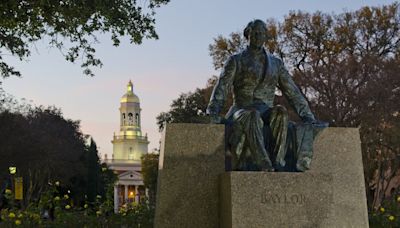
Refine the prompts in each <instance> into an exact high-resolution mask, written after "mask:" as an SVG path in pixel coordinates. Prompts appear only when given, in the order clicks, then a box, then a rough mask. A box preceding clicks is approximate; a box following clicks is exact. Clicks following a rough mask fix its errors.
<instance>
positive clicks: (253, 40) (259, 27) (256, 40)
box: [249, 23, 267, 48]
mask: <svg viewBox="0 0 400 228" xmlns="http://www.w3.org/2000/svg"><path fill="white" fill-rule="evenodd" d="M266 39H267V31H266V30H265V27H264V25H263V24H262V23H256V24H255V25H254V27H253V28H252V29H251V31H250V34H249V41H250V46H253V47H257V48H260V47H262V46H263V45H264V42H265V40H266Z"/></svg>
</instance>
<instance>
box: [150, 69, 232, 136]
mask: <svg viewBox="0 0 400 228" xmlns="http://www.w3.org/2000/svg"><path fill="white" fill-rule="evenodd" d="M216 82H217V77H216V76H214V77H212V78H210V79H209V80H208V82H207V85H206V87H205V88H202V89H199V88H198V89H196V90H195V91H194V92H188V93H182V94H181V95H180V96H179V98H177V99H176V100H173V101H172V104H171V109H170V110H169V111H168V112H162V113H160V114H159V115H158V116H157V125H158V128H159V131H162V130H163V129H164V124H165V123H209V122H210V119H209V118H208V117H207V115H206V109H207V105H208V102H209V100H210V97H211V93H212V90H213V88H214V85H215V83H216ZM231 104H232V98H231V97H230V96H228V99H227V102H226V104H225V105H224V108H223V110H222V112H227V111H228V109H229V107H230V106H231Z"/></svg>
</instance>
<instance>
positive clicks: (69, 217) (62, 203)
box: [0, 182, 154, 228]
mask: <svg viewBox="0 0 400 228" xmlns="http://www.w3.org/2000/svg"><path fill="white" fill-rule="evenodd" d="M110 184H113V182H112V183H110ZM63 188H65V186H62V185H56V184H52V185H51V187H50V188H48V190H47V191H46V192H43V193H42V194H41V195H40V200H39V201H38V202H32V203H30V204H29V206H28V207H26V208H25V209H19V208H18V207H7V208H3V209H1V211H0V216H1V218H0V227H39V228H40V227H127V226H128V227H141V228H150V227H153V216H154V208H152V207H150V206H149V205H148V204H136V203H131V204H126V205H124V207H123V208H122V209H121V211H120V212H119V213H118V214H114V212H113V208H112V207H111V208H109V206H108V204H109V202H110V201H112V199H113V198H112V197H113V196H112V195H107V197H106V198H103V197H101V196H97V197H96V200H95V202H92V203H91V202H85V203H84V204H82V205H77V204H74V201H73V200H72V199H71V198H70V197H69V195H68V194H62V193H61V191H60V190H61V189H63ZM5 196H6V197H7V198H8V199H9V200H12V194H10V193H5ZM46 211H47V212H48V215H49V216H50V217H46V216H47V214H46V213H47V212H46Z"/></svg>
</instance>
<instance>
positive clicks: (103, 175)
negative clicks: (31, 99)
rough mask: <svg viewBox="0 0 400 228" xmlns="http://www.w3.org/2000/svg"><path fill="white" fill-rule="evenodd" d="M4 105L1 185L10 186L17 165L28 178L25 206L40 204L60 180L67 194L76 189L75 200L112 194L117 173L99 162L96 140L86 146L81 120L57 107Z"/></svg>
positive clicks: (0, 127)
mask: <svg viewBox="0 0 400 228" xmlns="http://www.w3.org/2000/svg"><path fill="white" fill-rule="evenodd" d="M5 97H7V96H5ZM8 102H10V103H9V104H6V103H8ZM0 107H2V108H1V109H0V151H1V153H2V156H3V158H4V159H0V181H1V186H2V187H3V186H4V184H5V183H7V185H8V187H10V186H11V181H10V177H9V174H8V167H10V166H16V167H17V172H18V173H17V175H18V176H21V177H23V178H24V201H23V206H27V205H29V204H30V203H32V202H37V201H38V200H39V198H40V196H41V195H42V193H43V192H46V191H47V189H49V188H50V186H49V185H48V183H49V182H50V183H52V182H55V181H57V182H58V183H62V184H63V186H64V189H62V191H63V192H67V191H70V192H71V195H70V197H71V198H73V200H74V202H75V204H76V203H80V202H83V201H84V200H85V195H86V196H87V197H89V201H90V202H94V201H95V198H96V195H100V196H102V197H105V196H106V195H107V194H110V193H109V188H110V186H109V185H113V184H114V182H115V179H116V177H115V174H114V173H113V172H112V171H111V170H109V169H108V168H107V166H106V165H104V164H103V165H101V164H100V163H99V157H98V154H97V147H96V144H95V142H94V141H93V140H91V144H90V145H89V146H88V145H86V140H87V136H86V135H84V134H83V133H82V132H81V130H80V126H79V121H73V120H69V119H65V118H64V117H63V116H62V113H61V111H60V110H59V109H57V108H55V107H48V108H44V107H32V106H28V105H24V104H22V105H18V104H17V103H15V101H13V99H5V100H4V101H3V103H1V102H0ZM26 161H29V162H26ZM1 170H2V171H1ZM5 180H8V181H5ZM3 181H5V182H3ZM111 188H112V186H111ZM0 191H3V189H0ZM60 191H61V189H60ZM111 194H112V193H111ZM43 197H44V196H42V198H43ZM109 204H111V207H112V203H109ZM0 206H1V201H0Z"/></svg>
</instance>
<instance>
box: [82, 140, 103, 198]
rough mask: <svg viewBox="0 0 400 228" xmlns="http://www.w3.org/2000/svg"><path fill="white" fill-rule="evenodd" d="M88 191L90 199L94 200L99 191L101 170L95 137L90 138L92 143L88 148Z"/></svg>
mask: <svg viewBox="0 0 400 228" xmlns="http://www.w3.org/2000/svg"><path fill="white" fill-rule="evenodd" d="M86 162H87V174H88V175H87V191H86V196H87V199H88V201H90V202H93V201H94V200H95V199H96V195H97V194H98V193H99V186H98V185H99V174H100V172H101V168H100V162H99V156H98V154H97V146H96V143H95V141H94V140H93V138H91V139H90V145H89V148H88V150H87V157H86Z"/></svg>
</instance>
